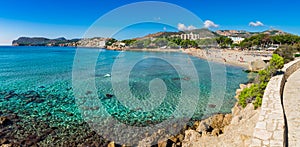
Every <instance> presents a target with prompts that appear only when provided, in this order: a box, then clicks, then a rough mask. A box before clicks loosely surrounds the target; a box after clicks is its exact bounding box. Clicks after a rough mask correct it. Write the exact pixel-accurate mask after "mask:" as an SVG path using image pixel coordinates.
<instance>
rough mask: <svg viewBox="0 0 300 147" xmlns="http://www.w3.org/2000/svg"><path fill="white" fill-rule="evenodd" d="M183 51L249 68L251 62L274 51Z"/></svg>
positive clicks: (261, 58) (263, 57) (210, 59)
mask: <svg viewBox="0 0 300 147" xmlns="http://www.w3.org/2000/svg"><path fill="white" fill-rule="evenodd" d="M182 52H184V53H187V54H189V55H192V56H195V57H199V58H202V59H206V60H209V61H214V62H220V63H224V64H229V65H235V66H241V67H244V68H246V69H249V68H250V67H249V66H250V65H251V62H253V61H257V60H265V59H267V58H270V56H271V55H272V52H267V51H239V50H229V49H208V50H205V49H195V48H189V49H184V50H182Z"/></svg>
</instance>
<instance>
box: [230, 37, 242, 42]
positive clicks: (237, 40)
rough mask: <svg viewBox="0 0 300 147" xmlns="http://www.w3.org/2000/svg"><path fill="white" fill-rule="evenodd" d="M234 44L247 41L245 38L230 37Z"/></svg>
mask: <svg viewBox="0 0 300 147" xmlns="http://www.w3.org/2000/svg"><path fill="white" fill-rule="evenodd" d="M229 38H230V39H231V40H232V41H233V43H234V44H240V43H241V42H242V41H243V40H245V38H242V37H229Z"/></svg>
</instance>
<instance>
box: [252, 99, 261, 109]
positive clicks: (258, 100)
mask: <svg viewBox="0 0 300 147" xmlns="http://www.w3.org/2000/svg"><path fill="white" fill-rule="evenodd" d="M261 104H262V98H261V97H259V96H257V97H256V99H255V102H253V105H254V109H257V108H258V107H260V106H261Z"/></svg>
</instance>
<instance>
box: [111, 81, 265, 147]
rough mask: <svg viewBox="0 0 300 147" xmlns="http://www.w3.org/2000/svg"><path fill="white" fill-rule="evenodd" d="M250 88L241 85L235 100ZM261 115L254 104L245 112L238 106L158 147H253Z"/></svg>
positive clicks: (194, 124) (187, 129)
mask: <svg viewBox="0 0 300 147" xmlns="http://www.w3.org/2000/svg"><path fill="white" fill-rule="evenodd" d="M250 86H251V84H247V85H244V84H240V89H237V90H236V96H235V98H236V99H237V98H238V96H239V94H240V92H241V91H242V90H243V89H244V88H246V87H250ZM259 112H260V109H256V110H255V109H254V106H253V105H252V104H249V105H248V106H247V107H246V108H242V107H241V106H239V105H238V103H236V104H235V106H234V107H233V108H232V112H231V113H228V114H215V115H212V116H210V117H208V118H206V119H204V120H199V121H195V122H194V123H193V125H192V126H186V127H185V128H183V129H182V131H181V132H180V133H179V134H178V135H176V136H173V137H170V138H169V139H167V140H166V141H162V142H157V145H156V146H158V147H167V146H172V147H177V146H178V147H180V146H183V147H199V146H220V147H221V146H249V145H250V143H251V139H252V134H253V131H254V128H255V125H256V122H257V120H258V115H259ZM148 143H149V142H148ZM151 144H155V143H153V142H152V143H151ZM151 144H147V142H143V141H141V142H140V144H139V145H138V146H151ZM108 146H109V147H115V146H117V145H116V144H115V143H114V142H110V143H109V145H108Z"/></svg>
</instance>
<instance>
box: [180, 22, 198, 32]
mask: <svg viewBox="0 0 300 147" xmlns="http://www.w3.org/2000/svg"><path fill="white" fill-rule="evenodd" d="M177 29H178V30H179V31H191V30H195V29H197V28H196V27H195V26H193V25H190V26H185V24H182V23H178V25H177Z"/></svg>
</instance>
